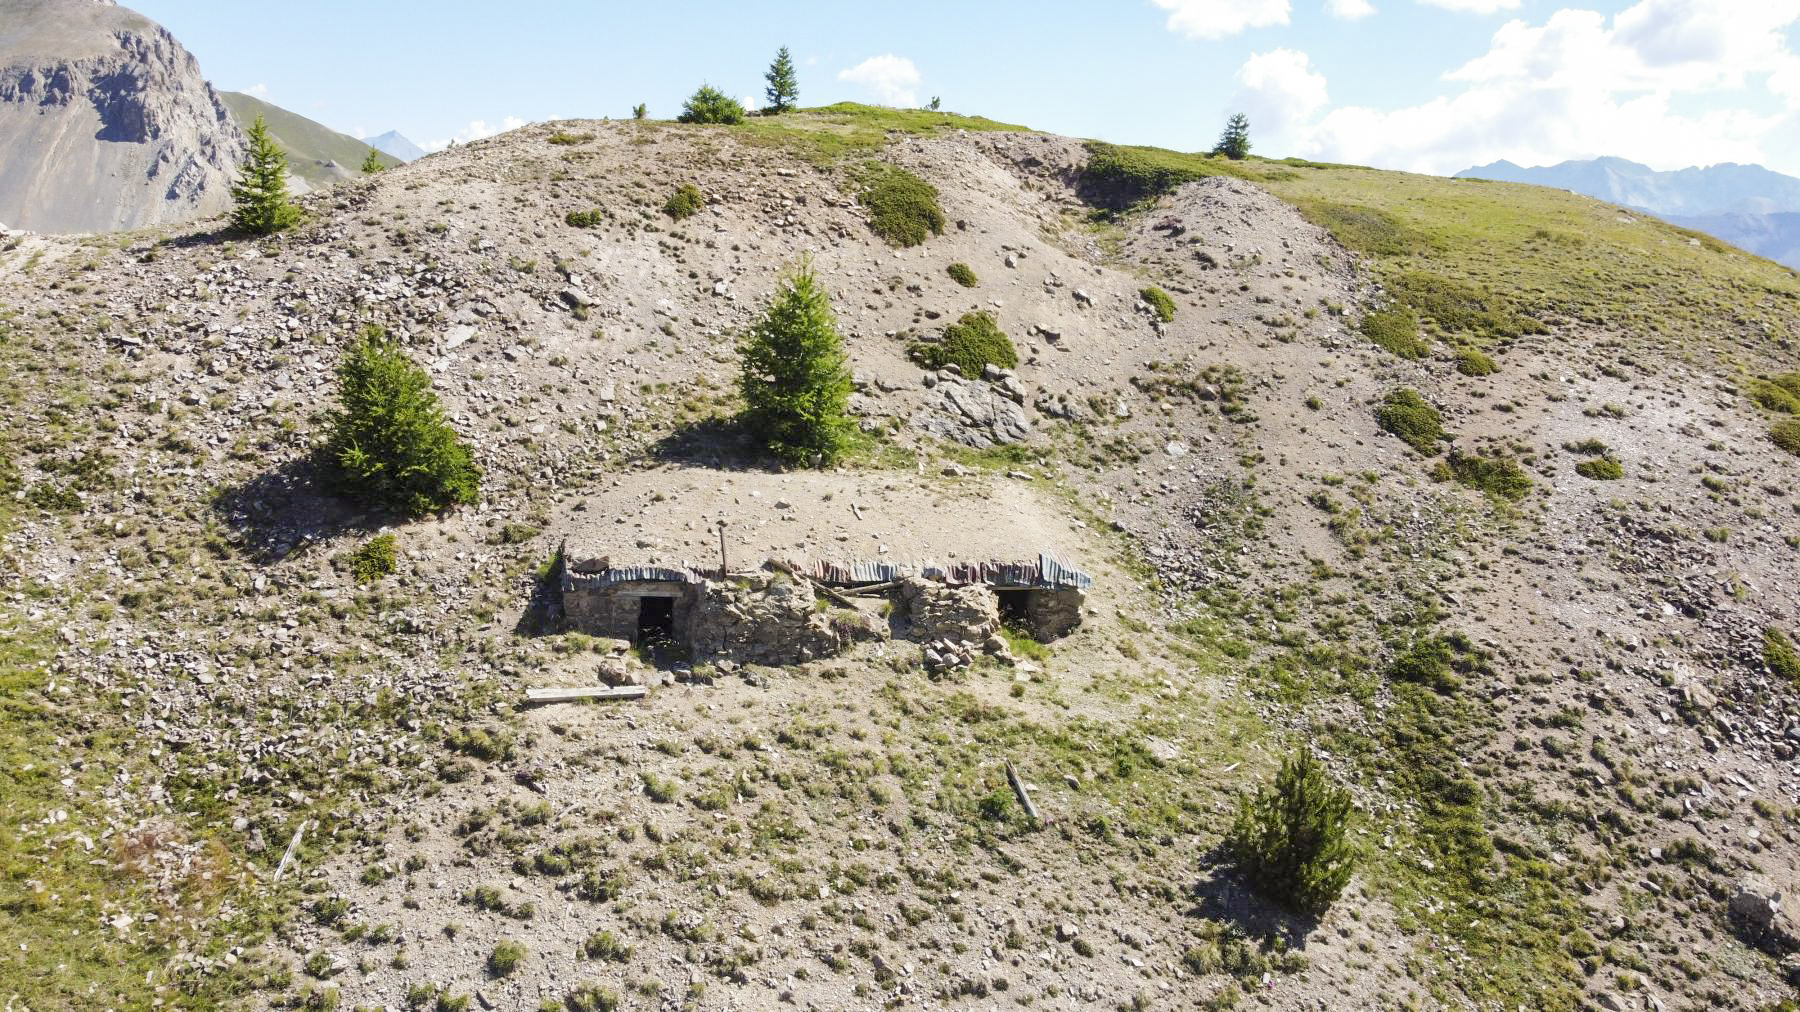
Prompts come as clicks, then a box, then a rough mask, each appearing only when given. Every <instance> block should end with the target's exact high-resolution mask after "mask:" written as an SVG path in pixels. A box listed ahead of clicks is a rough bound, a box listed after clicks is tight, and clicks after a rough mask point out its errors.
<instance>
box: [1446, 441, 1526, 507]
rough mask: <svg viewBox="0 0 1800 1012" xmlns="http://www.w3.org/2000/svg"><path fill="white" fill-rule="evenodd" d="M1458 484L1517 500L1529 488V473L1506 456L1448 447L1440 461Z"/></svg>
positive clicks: (1508, 499)
mask: <svg viewBox="0 0 1800 1012" xmlns="http://www.w3.org/2000/svg"><path fill="white" fill-rule="evenodd" d="M1442 466H1443V467H1444V468H1445V469H1446V470H1447V471H1448V472H1449V475H1450V477H1452V478H1455V479H1456V481H1457V483H1458V484H1461V485H1465V486H1467V487H1469V488H1472V489H1476V490H1478V491H1481V492H1486V493H1487V494H1488V495H1492V496H1497V497H1499V498H1501V499H1505V500H1507V501H1509V502H1518V501H1519V500H1521V499H1523V498H1525V497H1526V496H1527V495H1528V494H1530V492H1531V477H1530V476H1529V475H1527V474H1526V473H1525V470H1524V469H1523V468H1521V467H1520V466H1519V465H1518V463H1517V462H1515V461H1514V460H1513V459H1512V458H1510V457H1483V456H1478V455H1476V454H1467V453H1463V452H1461V451H1460V450H1451V451H1450V458H1449V461H1448V463H1446V464H1444V465H1442Z"/></svg>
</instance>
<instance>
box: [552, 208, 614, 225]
mask: <svg viewBox="0 0 1800 1012" xmlns="http://www.w3.org/2000/svg"><path fill="white" fill-rule="evenodd" d="M563 221H564V222H567V223H568V224H570V225H573V226H574V227H576V228H599V227H600V225H601V223H603V222H605V221H606V212H605V211H603V210H601V209H600V208H598V207H596V208H592V209H590V210H587V211H570V212H569V213H568V214H566V215H564V216H563Z"/></svg>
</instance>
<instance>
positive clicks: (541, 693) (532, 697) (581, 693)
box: [525, 685, 646, 703]
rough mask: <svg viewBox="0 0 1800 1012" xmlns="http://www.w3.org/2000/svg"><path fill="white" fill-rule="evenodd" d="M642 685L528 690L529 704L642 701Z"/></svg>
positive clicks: (526, 693)
mask: <svg viewBox="0 0 1800 1012" xmlns="http://www.w3.org/2000/svg"><path fill="white" fill-rule="evenodd" d="M645 691H646V690H645V689H644V687H643V686H642V685H618V686H612V685H586V686H581V687H578V688H572V689H564V688H554V689H526V690H525V702H527V703H573V702H575V701H576V700H578V699H642V698H643V696H644V693H645Z"/></svg>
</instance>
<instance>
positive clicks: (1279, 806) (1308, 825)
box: [1225, 750, 1355, 913]
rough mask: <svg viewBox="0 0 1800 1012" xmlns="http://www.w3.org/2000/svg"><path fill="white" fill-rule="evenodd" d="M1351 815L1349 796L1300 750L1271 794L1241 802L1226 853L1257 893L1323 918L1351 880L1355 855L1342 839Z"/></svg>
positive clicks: (1269, 790) (1267, 791)
mask: <svg viewBox="0 0 1800 1012" xmlns="http://www.w3.org/2000/svg"><path fill="white" fill-rule="evenodd" d="M1349 812H1350V796H1349V795H1348V794H1347V793H1345V792H1344V791H1343V790H1341V789H1339V788H1337V787H1334V786H1332V784H1331V782H1330V781H1329V780H1327V779H1326V777H1325V770H1324V768H1323V767H1321V766H1320V765H1319V764H1318V762H1317V761H1316V760H1314V759H1313V757H1312V755H1311V754H1309V753H1307V752H1305V751H1304V750H1302V751H1300V752H1298V753H1296V754H1295V755H1293V756H1292V757H1290V758H1289V759H1288V760H1287V761H1286V762H1284V763H1282V764H1281V772H1280V773H1278V774H1276V777H1275V784H1274V787H1273V788H1267V787H1265V788H1263V789H1262V790H1260V791H1258V792H1257V794H1256V797H1255V799H1254V800H1246V801H1244V802H1242V804H1241V805H1240V807H1239V809H1238V815H1237V820H1236V821H1235V822H1233V823H1232V826H1231V833H1230V835H1229V836H1227V837H1226V839H1225V846H1226V848H1227V849H1229V850H1230V851H1231V853H1232V855H1233V857H1234V858H1235V859H1236V861H1237V865H1238V868H1239V869H1240V870H1241V871H1243V873H1244V876H1245V877H1246V878H1248V879H1249V880H1250V884H1251V886H1253V887H1254V888H1255V889H1256V890H1257V891H1258V892H1261V893H1264V894H1265V895H1267V896H1269V897H1270V898H1271V899H1274V900H1275V901H1277V902H1279V903H1282V904H1284V905H1286V906H1288V907H1290V908H1292V909H1295V910H1298V911H1301V912H1304V913H1319V912H1321V911H1323V910H1324V909H1325V908H1327V907H1329V906H1331V903H1332V901H1333V900H1335V899H1337V898H1338V894H1339V893H1341V892H1343V891H1344V885H1345V883H1347V882H1349V881H1350V870H1351V867H1352V865H1353V864H1354V863H1355V855H1354V854H1353V853H1352V852H1351V850H1350V845H1349V843H1348V842H1346V840H1345V839H1344V826H1345V821H1346V818H1347V817H1348V815H1349Z"/></svg>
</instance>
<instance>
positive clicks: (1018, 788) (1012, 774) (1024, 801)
mask: <svg viewBox="0 0 1800 1012" xmlns="http://www.w3.org/2000/svg"><path fill="white" fill-rule="evenodd" d="M1006 779H1007V782H1008V783H1010V784H1012V789H1013V793H1014V794H1016V795H1018V797H1019V807H1020V808H1023V809H1025V816H1026V818H1029V819H1030V820H1031V821H1033V822H1042V821H1044V817H1043V816H1041V815H1039V814H1038V810H1037V806H1036V805H1034V804H1032V803H1031V793H1030V792H1029V791H1027V790H1026V789H1025V781H1023V780H1020V779H1019V771H1018V770H1015V769H1013V764H1012V760H1010V759H1009V760H1007V762H1006Z"/></svg>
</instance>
